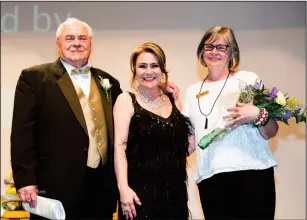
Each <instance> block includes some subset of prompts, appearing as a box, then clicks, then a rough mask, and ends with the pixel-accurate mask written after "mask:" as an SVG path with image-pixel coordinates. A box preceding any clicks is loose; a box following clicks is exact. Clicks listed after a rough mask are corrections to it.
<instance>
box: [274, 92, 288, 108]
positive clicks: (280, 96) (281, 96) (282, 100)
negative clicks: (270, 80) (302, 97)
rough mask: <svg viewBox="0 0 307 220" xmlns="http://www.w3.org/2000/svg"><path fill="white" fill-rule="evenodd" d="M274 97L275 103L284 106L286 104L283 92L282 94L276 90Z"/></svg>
mask: <svg viewBox="0 0 307 220" xmlns="http://www.w3.org/2000/svg"><path fill="white" fill-rule="evenodd" d="M276 96H277V97H276V98H275V102H276V103H277V104H280V105H282V106H285V105H286V98H285V96H284V94H282V92H281V91H278V92H277V94H276Z"/></svg>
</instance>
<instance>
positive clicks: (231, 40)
mask: <svg viewBox="0 0 307 220" xmlns="http://www.w3.org/2000/svg"><path fill="white" fill-rule="evenodd" d="M218 37H223V38H224V40H225V41H226V43H227V45H228V46H229V49H230V60H229V65H228V67H229V70H230V71H231V72H236V71H238V69H239V64H240V50H239V46H238V43H237V40H236V38H235V35H234V32H233V30H232V29H231V28H229V27H225V26H215V27H212V28H210V29H209V30H208V31H207V32H206V33H205V35H204V36H203V38H202V39H201V41H200V44H199V45H198V48H197V58H198V60H199V61H200V63H201V64H202V65H203V66H205V67H206V66H207V65H206V63H205V62H204V57H203V54H204V45H205V43H206V42H208V41H213V40H215V39H216V38H218Z"/></svg>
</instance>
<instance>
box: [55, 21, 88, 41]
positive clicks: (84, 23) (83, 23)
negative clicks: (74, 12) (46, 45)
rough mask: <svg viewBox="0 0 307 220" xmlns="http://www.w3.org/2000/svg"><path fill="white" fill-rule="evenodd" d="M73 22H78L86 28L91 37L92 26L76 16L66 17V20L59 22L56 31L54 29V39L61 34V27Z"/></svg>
mask: <svg viewBox="0 0 307 220" xmlns="http://www.w3.org/2000/svg"><path fill="white" fill-rule="evenodd" d="M73 23H80V24H82V25H83V26H84V27H85V28H86V29H87V31H88V34H89V36H90V37H91V38H92V36H93V30H92V28H91V27H90V26H89V25H88V24H87V23H86V22H84V21H81V20H80V19H78V18H68V19H67V20H66V21H64V22H63V23H61V24H60V25H59V27H58V29H57V31H56V34H55V36H56V39H57V40H58V39H59V37H60V36H61V34H62V30H63V27H64V26H65V25H69V24H73Z"/></svg>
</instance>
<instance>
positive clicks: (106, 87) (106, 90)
mask: <svg viewBox="0 0 307 220" xmlns="http://www.w3.org/2000/svg"><path fill="white" fill-rule="evenodd" d="M98 77H99V84H100V86H101V88H102V90H103V92H104V94H105V95H106V96H107V98H108V99H109V90H110V89H111V88H112V84H110V81H109V79H104V78H102V77H101V76H98Z"/></svg>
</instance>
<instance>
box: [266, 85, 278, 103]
mask: <svg viewBox="0 0 307 220" xmlns="http://www.w3.org/2000/svg"><path fill="white" fill-rule="evenodd" d="M277 93H278V89H277V88H276V87H273V88H272V89H271V91H269V92H268V93H267V94H266V95H267V96H269V97H270V100H273V99H275V98H276V97H277V95H276V94H277Z"/></svg>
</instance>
